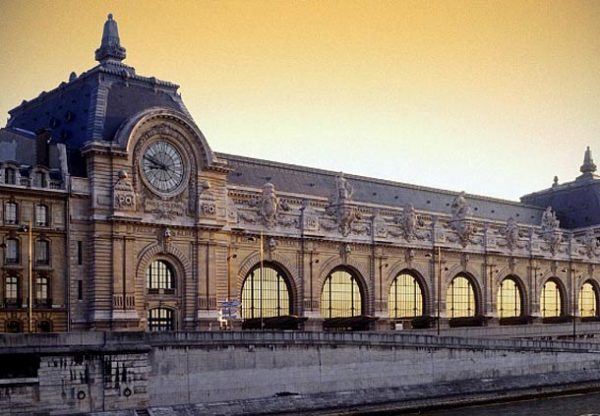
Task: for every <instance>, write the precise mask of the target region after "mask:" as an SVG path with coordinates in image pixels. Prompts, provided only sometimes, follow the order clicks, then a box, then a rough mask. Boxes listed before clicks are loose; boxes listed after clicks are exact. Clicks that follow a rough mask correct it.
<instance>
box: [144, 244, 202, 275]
mask: <svg viewBox="0 0 600 416" xmlns="http://www.w3.org/2000/svg"><path fill="white" fill-rule="evenodd" d="M161 254H162V255H166V257H170V258H172V259H174V260H175V261H176V262H177V263H179V266H180V268H181V271H183V273H184V275H185V276H190V277H191V276H192V263H191V261H190V259H189V258H188V256H186V255H185V254H184V253H183V252H182V251H181V250H179V248H177V247H176V246H175V245H173V244H164V245H163V244H158V243H153V244H151V245H149V246H148V247H146V248H145V249H143V250H142V251H141V252H140V253H139V254H138V267H137V270H136V276H137V277H139V276H140V275H141V274H143V273H145V271H146V268H147V267H148V265H149V264H150V262H151V261H152V259H154V257H156V256H158V255H161Z"/></svg>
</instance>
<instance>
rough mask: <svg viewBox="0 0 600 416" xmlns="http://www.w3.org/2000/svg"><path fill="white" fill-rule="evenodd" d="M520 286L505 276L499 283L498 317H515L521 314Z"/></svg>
mask: <svg viewBox="0 0 600 416" xmlns="http://www.w3.org/2000/svg"><path fill="white" fill-rule="evenodd" d="M521 298H522V297H521V288H520V287H519V285H518V284H517V282H516V281H515V280H514V279H512V278H510V277H507V278H506V279H504V280H503V281H502V282H501V283H500V289H499V290H498V303H497V306H498V317H499V318H515V317H519V316H521V313H522V311H521V305H522V304H523V303H522V301H521Z"/></svg>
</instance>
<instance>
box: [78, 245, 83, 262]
mask: <svg viewBox="0 0 600 416" xmlns="http://www.w3.org/2000/svg"><path fill="white" fill-rule="evenodd" d="M77 264H83V242H82V241H78V242H77Z"/></svg>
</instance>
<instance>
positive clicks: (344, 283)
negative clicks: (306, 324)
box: [321, 270, 362, 318]
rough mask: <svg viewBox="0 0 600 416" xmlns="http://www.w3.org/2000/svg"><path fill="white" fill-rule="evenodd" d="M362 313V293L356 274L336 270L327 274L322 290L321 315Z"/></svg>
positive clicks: (339, 315) (338, 315)
mask: <svg viewBox="0 0 600 416" xmlns="http://www.w3.org/2000/svg"><path fill="white" fill-rule="evenodd" d="M361 314H362V295H361V291H360V286H359V283H358V281H357V279H356V277H355V276H354V275H352V274H351V273H348V272H347V271H345V270H335V271H333V272H332V273H330V274H329V276H327V278H326V279H325V284H324V285H323V291H322V292H321V315H322V316H323V317H324V318H342V317H349V316H359V315H361Z"/></svg>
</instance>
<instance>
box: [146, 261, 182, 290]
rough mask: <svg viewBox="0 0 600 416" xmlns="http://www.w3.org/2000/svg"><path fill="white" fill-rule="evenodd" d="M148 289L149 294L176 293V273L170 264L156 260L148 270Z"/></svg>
mask: <svg viewBox="0 0 600 416" xmlns="http://www.w3.org/2000/svg"><path fill="white" fill-rule="evenodd" d="M146 288H147V289H148V293H153V294H156V293H165V294H170V293H174V291H175V273H174V272H173V268H172V267H171V265H170V264H169V263H167V262H166V261H163V260H155V261H153V262H152V263H151V264H150V266H148V268H147V269H146Z"/></svg>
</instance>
